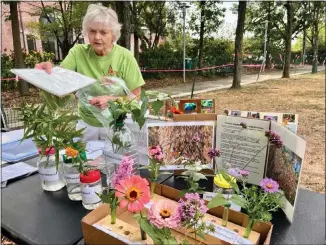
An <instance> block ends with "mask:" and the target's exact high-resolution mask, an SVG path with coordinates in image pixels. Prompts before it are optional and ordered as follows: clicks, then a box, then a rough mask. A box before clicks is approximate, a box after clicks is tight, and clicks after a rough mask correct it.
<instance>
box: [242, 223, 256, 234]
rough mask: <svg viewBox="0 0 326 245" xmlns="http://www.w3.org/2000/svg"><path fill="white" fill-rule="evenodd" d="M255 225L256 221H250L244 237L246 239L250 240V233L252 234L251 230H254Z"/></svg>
mask: <svg viewBox="0 0 326 245" xmlns="http://www.w3.org/2000/svg"><path fill="white" fill-rule="evenodd" d="M254 224H255V220H254V219H249V221H248V225H247V227H246V230H245V233H244V235H243V237H244V238H248V237H249V236H250V233H251V230H252V227H253V226H254Z"/></svg>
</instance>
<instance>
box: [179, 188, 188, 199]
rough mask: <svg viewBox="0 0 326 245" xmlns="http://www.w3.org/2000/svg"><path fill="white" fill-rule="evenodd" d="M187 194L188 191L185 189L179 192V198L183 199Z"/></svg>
mask: <svg viewBox="0 0 326 245" xmlns="http://www.w3.org/2000/svg"><path fill="white" fill-rule="evenodd" d="M188 192H189V190H187V189H185V190H181V191H180V194H179V196H180V197H184V195H186V193H188Z"/></svg>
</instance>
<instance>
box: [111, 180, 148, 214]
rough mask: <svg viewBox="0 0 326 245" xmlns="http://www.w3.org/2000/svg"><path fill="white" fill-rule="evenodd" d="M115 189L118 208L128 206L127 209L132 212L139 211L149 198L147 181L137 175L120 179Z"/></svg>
mask: <svg viewBox="0 0 326 245" xmlns="http://www.w3.org/2000/svg"><path fill="white" fill-rule="evenodd" d="M115 189H116V191H115V196H116V197H117V198H119V201H120V208H124V207H126V206H128V210H129V211H130V212H133V213H136V212H140V211H141V210H142V209H143V208H144V205H145V204H146V203H148V202H149V200H150V192H149V183H148V181H147V180H146V179H143V178H141V177H140V176H137V175H132V176H130V177H128V178H126V179H123V180H121V181H120V182H119V183H118V184H117V185H116V187H115Z"/></svg>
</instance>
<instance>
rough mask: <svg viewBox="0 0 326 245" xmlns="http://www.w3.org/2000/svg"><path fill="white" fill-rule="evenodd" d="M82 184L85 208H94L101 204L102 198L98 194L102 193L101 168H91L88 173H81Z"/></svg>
mask: <svg viewBox="0 0 326 245" xmlns="http://www.w3.org/2000/svg"><path fill="white" fill-rule="evenodd" d="M80 186H81V192H82V202H83V206H84V208H86V209H88V210H93V209H95V208H97V207H98V206H99V205H101V203H102V201H101V198H100V197H99V196H98V195H97V194H101V193H102V184H101V173H100V171H99V170H89V171H88V172H87V173H86V174H83V173H82V174H80Z"/></svg>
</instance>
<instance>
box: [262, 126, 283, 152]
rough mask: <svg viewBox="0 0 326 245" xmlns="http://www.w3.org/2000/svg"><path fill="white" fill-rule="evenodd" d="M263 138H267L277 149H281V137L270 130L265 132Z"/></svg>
mask: <svg viewBox="0 0 326 245" xmlns="http://www.w3.org/2000/svg"><path fill="white" fill-rule="evenodd" d="M265 136H266V137H267V138H268V141H269V142H270V143H271V144H273V145H275V146H276V147H277V148H281V147H282V146H283V142H282V140H281V137H280V136H279V135H278V134H277V133H275V132H274V131H272V130H269V131H266V132H265Z"/></svg>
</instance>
